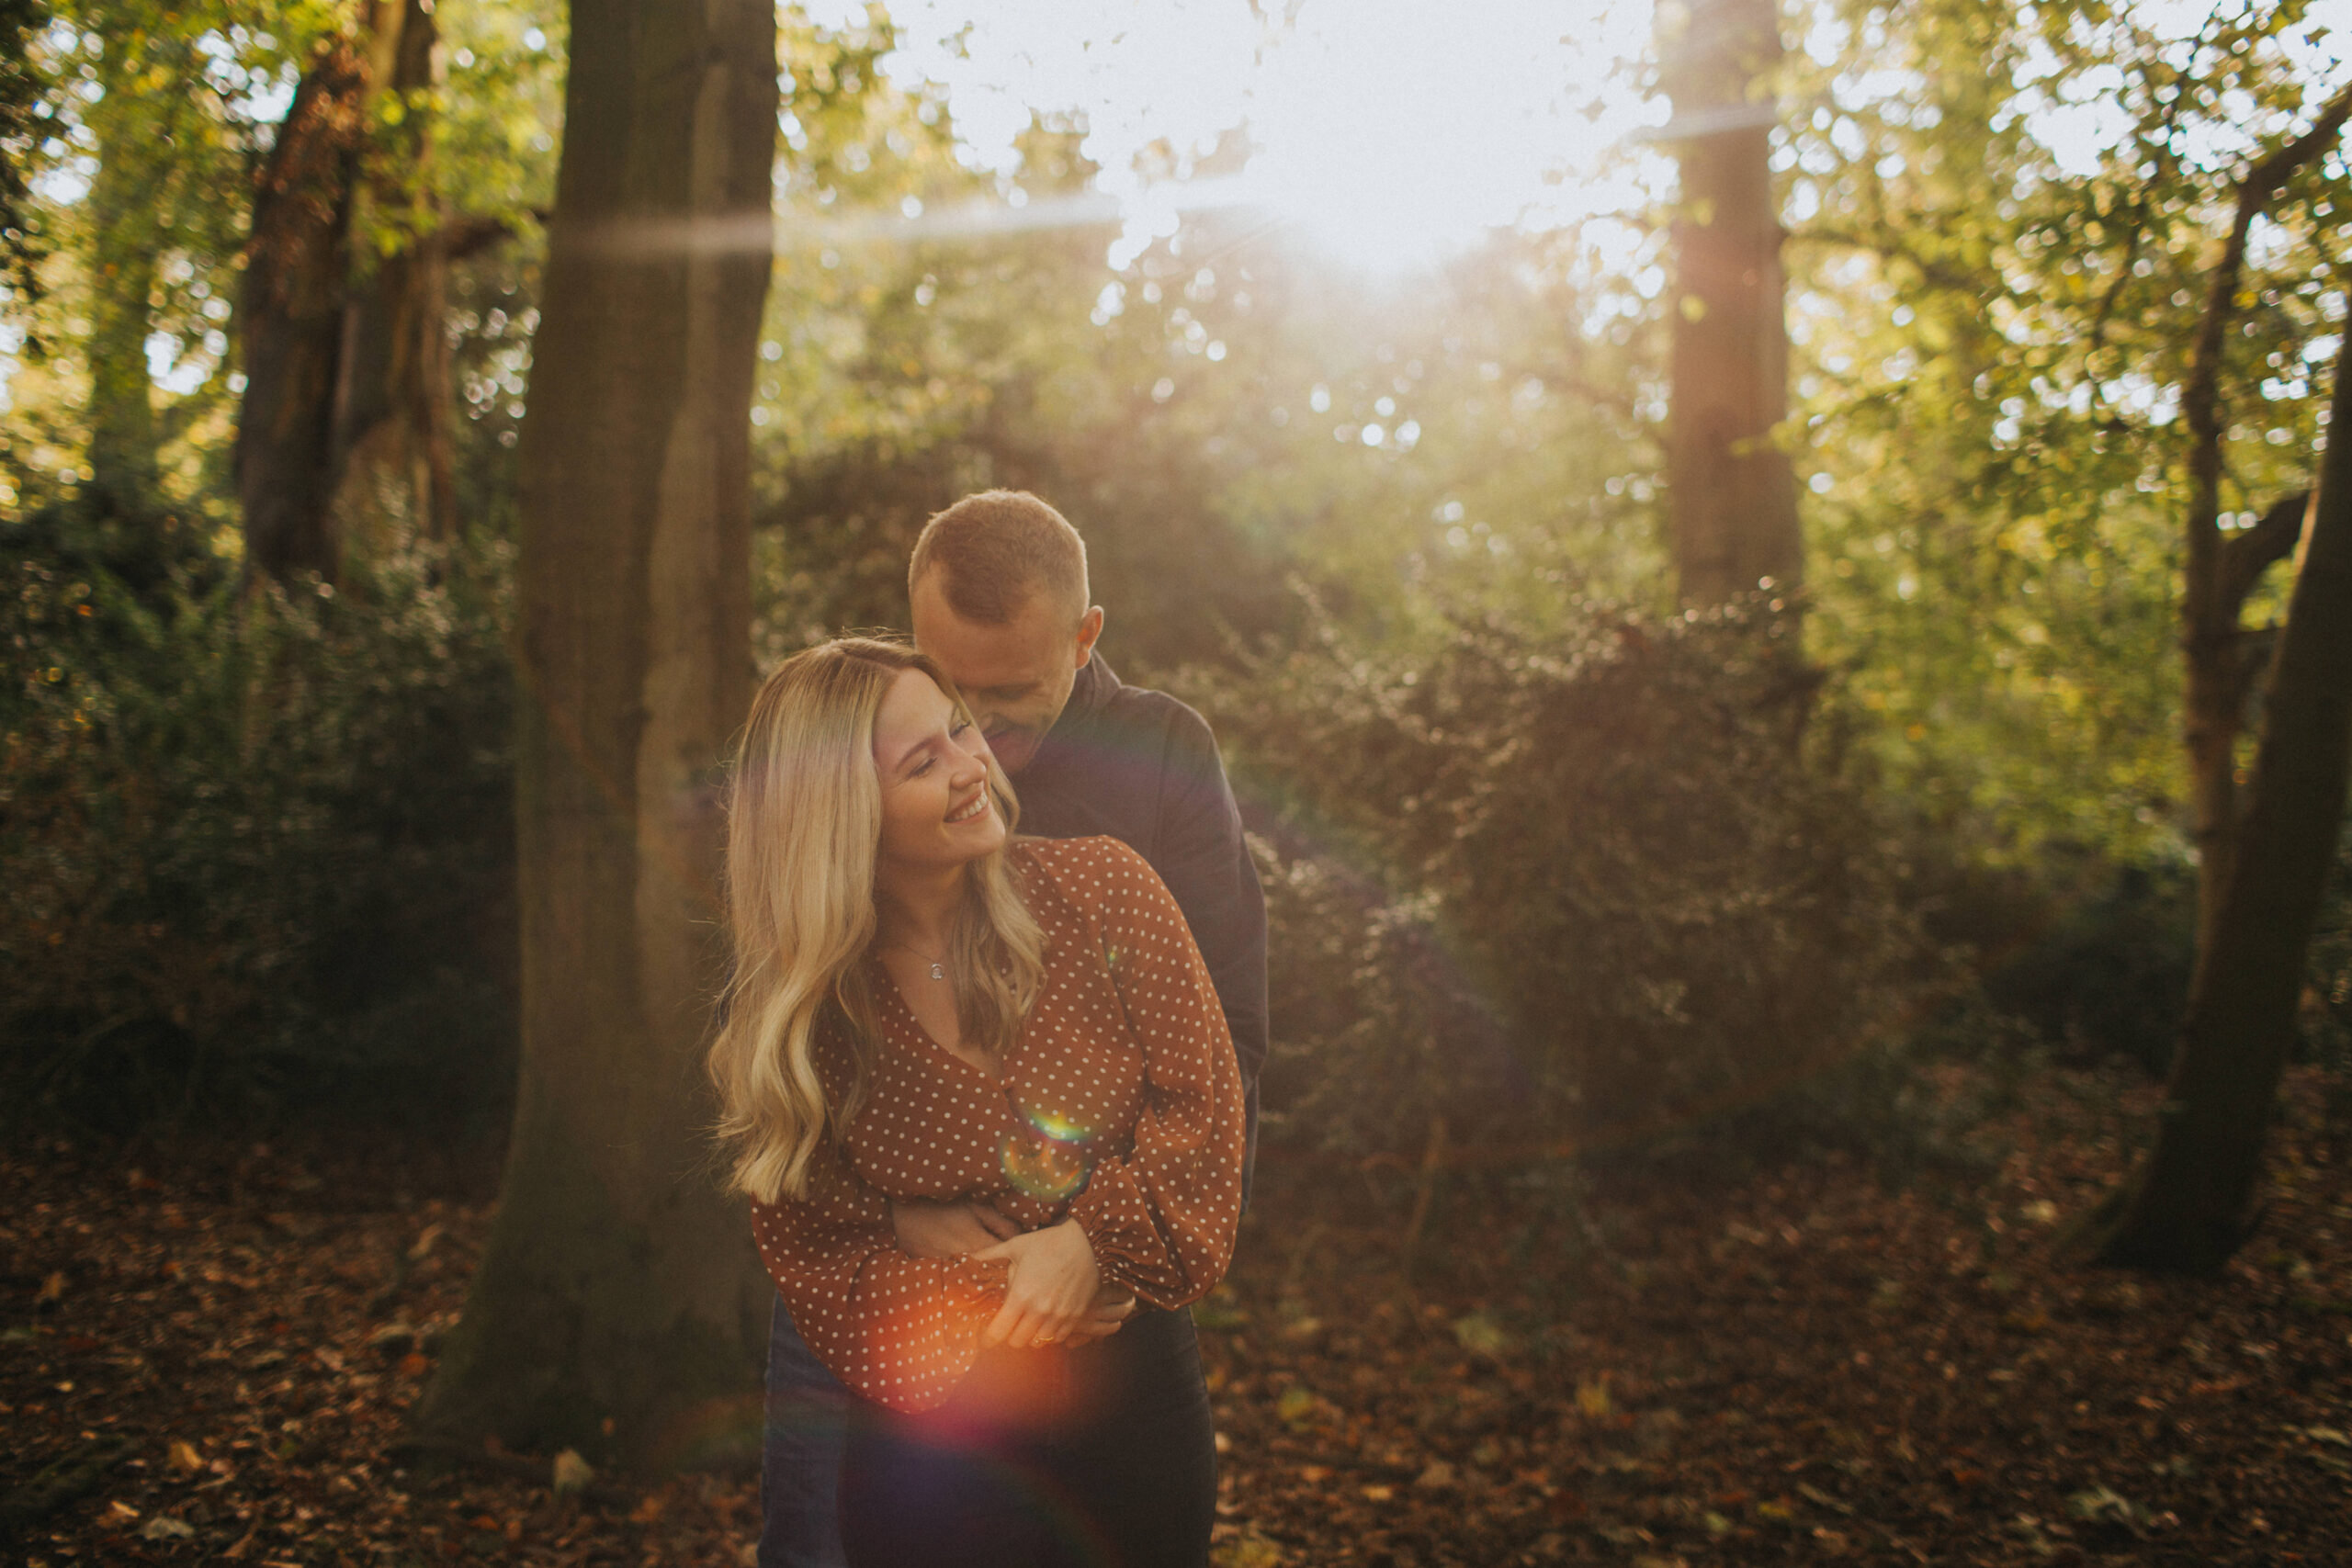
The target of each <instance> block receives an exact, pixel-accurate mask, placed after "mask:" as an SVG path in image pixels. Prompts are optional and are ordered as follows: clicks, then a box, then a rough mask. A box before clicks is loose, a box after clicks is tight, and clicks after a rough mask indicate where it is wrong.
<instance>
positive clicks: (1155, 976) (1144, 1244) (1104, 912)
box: [1069, 840, 1246, 1308]
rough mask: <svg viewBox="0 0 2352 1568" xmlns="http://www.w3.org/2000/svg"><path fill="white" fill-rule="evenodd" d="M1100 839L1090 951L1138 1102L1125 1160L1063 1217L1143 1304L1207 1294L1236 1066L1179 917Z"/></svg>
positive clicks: (1105, 1168)
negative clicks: (1120, 1023) (1138, 1087)
mask: <svg viewBox="0 0 2352 1568" xmlns="http://www.w3.org/2000/svg"><path fill="white" fill-rule="evenodd" d="M1101 842H1102V846H1103V850H1102V852H1103V862H1104V863H1103V875H1102V889H1103V895H1102V896H1103V905H1102V909H1101V915H1100V927H1101V933H1102V938H1103V956H1104V958H1105V960H1106V961H1107V962H1108V964H1109V965H1110V969H1111V977H1112V981H1113V983H1114V986H1115V987H1117V989H1118V993H1119V999H1120V1001H1121V1003H1122V1004H1123V1006H1124V1007H1125V1011H1126V1015H1127V1022H1128V1026H1129V1028H1130V1029H1131V1031H1132V1032H1133V1033H1134V1035H1135V1038H1136V1042H1137V1043H1138V1044H1140V1045H1141V1047H1142V1050H1143V1067H1144V1102H1143V1109H1142V1111H1141V1113H1140V1114H1139V1115H1138V1116H1137V1117H1136V1125H1135V1132H1134V1136H1133V1140H1132V1143H1131V1145H1130V1146H1129V1148H1128V1150H1127V1152H1126V1154H1125V1156H1105V1157H1103V1158H1102V1159H1100V1160H1097V1161H1096V1162H1095V1165H1094V1168H1093V1169H1092V1172H1091V1174H1090V1175H1089V1177H1088V1179H1087V1184H1086V1188H1085V1190H1083V1191H1082V1192H1080V1194H1079V1195H1078V1196H1077V1197H1076V1198H1075V1199H1073V1200H1071V1202H1070V1207H1069V1215H1070V1218H1072V1219H1074V1220H1076V1221H1077V1222H1078V1224H1079V1228H1080V1229H1081V1230H1083V1231H1084V1232H1085V1233H1086V1238H1087V1240H1088V1241H1089V1242H1090V1243H1091V1245H1092V1246H1093V1248H1094V1258H1095V1261H1096V1263H1097V1264H1098V1265H1100V1267H1101V1268H1102V1270H1103V1278H1104V1279H1106V1280H1111V1281H1113V1282H1114V1283H1116V1284H1119V1285H1123V1286H1125V1288H1126V1289H1128V1290H1130V1291H1133V1292H1135V1294H1136V1298H1137V1299H1138V1300H1140V1301H1142V1302H1144V1303H1148V1304H1149V1305H1151V1306H1155V1307H1164V1308H1172V1307H1179V1306H1182V1305H1183V1304H1184V1303H1187V1302H1191V1301H1195V1300H1197V1299H1198V1298H1200V1297H1201V1296H1204V1295H1205V1294H1207V1293H1208V1292H1209V1289H1210V1287H1212V1286H1213V1285H1215V1284H1216V1282H1217V1280H1220V1279H1222V1278H1224V1275H1225V1270H1226V1266H1227V1264H1228V1263H1230V1262H1231V1261H1232V1260H1233V1235H1234V1228H1235V1226H1236V1225H1238V1224H1239V1223H1240V1219H1241V1166H1242V1157H1243V1154H1244V1150H1245V1147H1246V1139H1245V1133H1244V1127H1243V1116H1242V1090H1241V1073H1240V1069H1239V1066H1238V1064H1237V1063H1236V1061H1235V1059H1234V1053H1233V1039H1232V1036H1231V1034H1230V1033H1229V1032H1227V1028H1226V1021H1225V1014H1224V1011H1223V1010H1221V1009H1220V1008H1219V1007H1218V1005H1217V993H1216V987H1215V986H1214V985H1212V984H1211V983H1210V980H1209V972H1208V967H1207V965H1206V964H1204V963H1203V962H1202V960H1201V954H1200V949H1199V948H1198V947H1197V946H1195V945H1194V943H1193V938H1192V933H1191V931H1189V930H1188V929H1187V927H1186V925H1185V921H1184V915H1183V911H1182V910H1181V909H1180V908H1177V906H1176V900H1175V899H1174V897H1171V896H1170V893H1169V891H1168V888H1167V886H1165V885H1164V884H1163V883H1162V882H1161V881H1160V880H1159V876H1158V875H1157V874H1155V873H1154V872H1153V871H1152V868H1151V866H1150V864H1149V863H1148V862H1146V861H1145V860H1144V858H1143V857H1142V856H1141V855H1139V854H1137V853H1136V852H1135V851H1133V850H1132V849H1129V848H1128V847H1127V846H1126V845H1125V844H1123V843H1120V842H1118V841H1117V840H1102V841H1101Z"/></svg>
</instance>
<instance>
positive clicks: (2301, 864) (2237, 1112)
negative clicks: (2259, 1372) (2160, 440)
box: [2098, 358, 2352, 1273]
mask: <svg viewBox="0 0 2352 1568" xmlns="http://www.w3.org/2000/svg"><path fill="white" fill-rule="evenodd" d="M2347 366H2352V358H2339V360H2338V362H2337V366H2336V378H2335V395H2334V398H2333V400H2332V402H2331V408H2330V412H2329V415H2328V419H2329V423H2328V429H2329V431H2330V433H2331V434H2334V433H2335V432H2338V431H2346V430H2352V378H2347V377H2346V368H2347ZM2348 768H2352V441H2340V440H2331V441H2330V442H2329V443H2328V446H2327V455H2326V457H2325V458H2324V465H2323V468H2322V470H2321V474H2320V482H2319V491H2318V493H2317V495H2316V497H2315V498H2314V499H2313V501H2312V504H2311V507H2310V510H2309V513H2308V521H2307V522H2306V523H2305V525H2304V528H2303V535H2302V547H2301V560H2300V562H2299V570H2297V571H2296V574H2295V586H2294V590H2293V592H2292V593H2291V595H2290V598H2289V601H2288V606H2287V623H2286V626H2285V627H2284V628H2283V629H2282V630H2281V632H2280V634H2279V638H2278V653H2277V655H2276V658H2275V660H2274V662H2273V664H2272V666H2271V673H2270V683H2269V688H2268V691H2267V694H2266V695H2265V701H2264V704H2263V728H2262V741H2261V745H2260V747H2259V749H2258V750H2257V752H2256V760H2255V771H2254V774H2253V776H2252V778H2251V779H2250V780H2249V782H2248V784H2247V785H2246V789H2247V793H2248V795H2249V796H2250V798H2251V805H2250V807H2248V809H2247V811H2246V815H2245V821H2244V823H2243V825H2242V826H2241V827H2240V828H2239V829H2238V830H2237V832H2236V833H2235V835H2234V838H2235V852H2234V854H2233V856H2232V857H2231V860H2230V864H2229V872H2228V875H2227V879H2226V881H2225V882H2224V884H2223V886H2222V888H2221V891H2220V896H2219V898H2218V900H2217V915H2216V918H2215V919H2214V920H2213V922H2212V929H2211V936H2210V939H2209V940H2205V941H2201V942H2199V946H2198V953H2197V967H2196V971H2195V973H2194V975H2193V976H2192V977H2191V979H2190V982H2189V996H2188V1014H2187V1017H2186V1019H2185V1021H2183V1023H2182V1026H2181V1035H2180V1046H2179V1051H2178V1054H2177V1056H2176V1057H2175V1058H2174V1063H2173V1070H2172V1078H2171V1082H2170V1084H2169V1086H2168V1089H2167V1091H2166V1094H2165V1105H2164V1109H2163V1112H2162V1115H2163V1120H2162V1121H2161V1122H2160V1123H2159V1125H2158V1128H2157V1134H2156V1145H2155V1148H2154V1150H2153V1151H2152V1152H2151V1154H2150V1155H2149V1157H2148V1158H2147V1160H2146V1161H2145V1162H2144V1163H2143V1166H2142V1167H2141V1168H2140V1170H2139V1172H2138V1173H2137V1174H2136V1176H2135V1178H2134V1179H2133V1180H2132V1181H2131V1183H2130V1184H2129V1186H2127V1188H2126V1189H2125V1194H2124V1197H2123V1198H2122V1200H2121V1201H2120V1205H2119V1207H2120V1214H2119V1216H2118V1218H2117V1219H2116V1221H2115V1222H2114V1224H2113V1225H2112V1226H2111V1228H2110V1229H2109V1231H2108V1232H2107V1234H2106V1235H2104V1236H2103V1237H2102V1238H2101V1241H2100V1246H2099V1251H2098V1256H2099V1258H2100V1260H2101V1261H2102V1262H2107V1263H2115V1264H2123V1265H2128V1266H2131V1267H2136V1268H2143V1269H2165V1270H2169V1271H2180V1272H2191V1273H2211V1272H2213V1271H2215V1270H2218V1269H2220V1268H2221V1267H2222V1264H2223V1263H2224V1262H2226V1261H2227V1260H2228V1259H2229V1257H2230V1255H2231V1254H2232V1253H2233V1252H2235V1251H2236V1250H2237V1248H2238V1246H2239V1244H2240V1243H2241V1242H2242V1241H2243V1240H2244V1239H2245V1235H2246V1233H2247V1230H2248V1229H2249V1227H2250V1224H2251V1214H2252V1211H2253V1207H2254V1195H2255V1189H2256V1179H2257V1178H2258V1176H2259V1174H2260V1169H2261V1158H2262V1146H2263V1142H2264V1138H2265V1134H2267V1131H2268V1128H2269V1122H2270V1116H2271V1111H2272V1108H2273V1106H2274V1105H2275V1103H2276V1101H2277V1099H2278V1078H2279V1074H2280V1073H2281V1071H2282V1070H2283V1069H2284V1068H2285V1066H2286V1063H2287V1056H2288V1053H2289V1052H2290V1050H2291V1048H2292V1047H2293V1044H2294V1039H2295V1013H2296V1009H2297V1006H2298V1004H2299V1002H2300V1000H2301V995H2302V984H2303V964H2304V958H2305V952H2306V949H2307V948H2308V947H2309V945H2310V942H2311V935H2312V926H2313V924H2314V922H2315V921H2316V920H2317V919H2318V916H2319V906H2320V896H2321V894H2322V892H2323V891H2324V887H2325V885H2326V881H2327V874H2328V870H2329V868H2330V867H2331V866H2332V865H2333V864H2334V863H2335V840H2336V833H2337V831H2338V829H2339V828H2340V827H2341V826H2342V822H2343V817H2344V796H2345V786H2346V773H2347V769H2348ZM2207 874H2211V873H2210V869H2209V871H2208V873H2207Z"/></svg>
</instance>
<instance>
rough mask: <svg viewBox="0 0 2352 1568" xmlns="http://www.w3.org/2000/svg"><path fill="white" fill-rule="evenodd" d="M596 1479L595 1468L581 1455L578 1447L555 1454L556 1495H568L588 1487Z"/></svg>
mask: <svg viewBox="0 0 2352 1568" xmlns="http://www.w3.org/2000/svg"><path fill="white" fill-rule="evenodd" d="M595 1479H596V1471H595V1468H594V1466H593V1465H591V1464H590V1463H589V1462H588V1461H586V1460H584V1459H582V1458H581V1457H580V1453H579V1450H576V1449H566V1450H563V1452H561V1453H560V1454H558V1455H556V1456H555V1495H557V1496H559V1497H568V1496H570V1495H572V1494H573V1493H575V1492H579V1491H582V1490H583V1489H585V1488H586V1486H587V1484H588V1483H590V1482H591V1481H594V1480H595Z"/></svg>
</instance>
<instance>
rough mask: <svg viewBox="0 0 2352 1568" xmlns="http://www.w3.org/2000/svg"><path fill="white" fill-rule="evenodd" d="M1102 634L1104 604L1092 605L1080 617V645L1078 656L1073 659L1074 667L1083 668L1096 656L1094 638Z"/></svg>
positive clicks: (1077, 649)
mask: <svg viewBox="0 0 2352 1568" xmlns="http://www.w3.org/2000/svg"><path fill="white" fill-rule="evenodd" d="M1102 635H1103V606H1102V605H1100V604H1095V605H1091V606H1089V607H1088V609H1087V612H1086V614H1084V615H1080V617H1079V618H1078V645H1077V648H1076V650H1075V652H1076V657H1075V658H1074V659H1073V660H1072V661H1071V668H1072V669H1083V668H1084V667H1085V664H1086V661H1087V660H1089V659H1091V658H1092V657H1094V639H1095V638H1096V637H1101V636H1102Z"/></svg>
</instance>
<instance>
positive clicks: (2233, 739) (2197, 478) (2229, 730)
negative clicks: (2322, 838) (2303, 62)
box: [2180, 88, 2352, 949]
mask: <svg viewBox="0 0 2352 1568" xmlns="http://www.w3.org/2000/svg"><path fill="white" fill-rule="evenodd" d="M2346 118H2352V88H2346V90H2345V91H2343V92H2341V93H2338V94H2337V95H2336V96H2335V98H2334V99H2332V100H2330V101H2329V103H2328V104H2327V105H2326V106H2325V107H2323V108H2322V109H2321V110H2320V112H2319V116H2318V118H2316V119H2315V120H2314V121H2313V122H2312V127H2311V129H2310V130H2306V131H2304V132H2302V133H2301V135H2299V136H2296V137H2295V138H2293V139H2292V140H2290V141H2287V142H2286V143H2284V144H2282V145H2281V146H2279V147H2278V148H2276V149H2274V150H2273V151H2271V152H2268V153H2267V154H2266V155H2265V156H2263V157H2262V158H2260V159H2259V160H2257V161H2256V162H2255V163H2254V164H2253V165H2252V166H2251V167H2249V168H2248V169H2247V171H2246V174H2245V178H2244V179H2243V180H2241V181H2239V182H2238V189H2237V199H2236V203H2235V211H2234V213H2233V218H2232V221H2231V224H2230V232H2229V234H2228V236H2227V238H2226V239H2225V240H2224V241H2223V243H2222V254H2221V258H2220V260H2219V261H2218V262H2217V263H2216V264H2215V265H2214V267H2213V275H2212V276H2211V278H2209V279H2208V280H2207V281H2206V291H2205V303H2204V306H2203V309H2202V310H2201V311H2200V312H2199V317H2198V322H2197V338H2196V341H2195V343H2194V344H2192V345H2191V348H2190V354H2189V370H2188V379H2187V381H2186V382H2185V383H2184V384H2183V386H2182V388H2181V393H2180V402H2181V423H2182V424H2183V425H2184V426H2186V427H2187V429H2188V436H2189V443H2188V569H2187V570H2186V572H2185V573H2184V574H2183V575H2184V583H2183V591H2182V594H2181V609H2180V619H2181V651H2182V655H2183V659H2184V662H2185V665H2186V673H2187V676H2188V683H2187V691H2186V693H2185V694H2184V700H2183V715H2182V716H2183V724H2182V732H2183V739H2184V741H2185V742H2186V744H2187V746H2188V773H2189V789H2190V798H2191V800H2192V802H2193V807H2194V811H2195V818H2196V820H2195V829H2194V830H2195V836H2196V843H2197V940H2198V945H2199V948H2200V949H2202V948H2204V947H2206V946H2209V945H2211V943H2212V942H2214V941H2216V940H2217V939H2218V938H2219V936H2220V927H2221V920H2222V899H2223V897H2225V896H2226V894H2227V891H2228V888H2229V883H2230V866H2231V861H2232V859H2233V856H2234V855H2235V854H2236V853H2237V843H2238V828H2239V821H2238V813H2239V799H2238V738H2239V736H2240V735H2241V734H2242V733H2243V731H2244V729H2245V700H2246V696H2247V694H2248V693H2249V692H2250V691H2251V690H2252V689H2253V682H2254V679H2255V677H2256V674H2257V673H2258V671H2257V670H2256V669H2255V668H2254V667H2253V666H2252V663H2251V660H2250V659H2249V657H2248V650H2247V639H2246V635H2245V628H2244V626H2242V625H2241V624H2240V616H2241V615H2242V614H2243V613H2244V611H2245V599H2246V595H2247V593H2249V592H2252V590H2253V588H2254V585H2255V584H2256V581H2259V580H2260V578H2261V576H2262V573H2263V572H2264V571H2265V570H2267V568H2268V567H2269V566H2270V565H2271V563H2273V562H2274V561H2276V560H2278V558H2280V557H2281V556H2283V555H2285V554H2286V552H2287V551H2288V550H2289V549H2290V548H2292V547H2293V542H2294V540H2295V539H2296V538H2297V537H2298V536H2300V534H2301V525H2302V518H2301V510H2300V508H2291V509H2290V510H2289V512H2288V513H2287V514H2285V515H2281V514H2280V513H2279V512H2278V509H2274V511H2273V514H2272V515H2271V516H2268V517H2266V518H2265V519H2264V520H2263V522H2262V525H2260V526H2259V527H2257V528H2256V529H2254V530H2252V531H2251V532H2245V533H2239V534H2236V535H2233V536H2230V537H2227V538H2224V537H2223V536H2222V530H2221V513H2222V434H2223V432H2224V431H2225V430H2226V429H2227V427H2228V424H2229V419H2228V412H2227V410H2226V409H2225V408H2224V407H2223V404H2222V368H2223V366H2222V361H2223V359H2224V357H2225V355H2226V352H2227V344H2228V343H2229V340H2230V330H2229V329H2230V324H2231V322H2232V321H2234V320H2236V318H2237V310H2238V306H2237V295H2238V279H2239V276H2240V275H2241V274H2242V272H2243V270H2244V267H2245V251H2246V243H2247V241H2248V238H2249V236H2250V235H2251V234H2252V232H2253V228H2254V222H2255V220H2256V219H2257V218H2259V217H2260V216H2261V215H2262V210H2263V209H2264V208H2266V207H2267V206H2268V205H2269V204H2270V198H2271V197H2274V196H2276V195H2278V192H2279V190H2280V188H2281V187H2283V186H2285V185H2286V183H2287V181H2288V180H2289V179H2290V178H2292V177H2293V175H2294V174H2295V172H2296V171H2297V170H2299V169H2301V168H2302V167H2303V166H2304V165H2305V164H2309V163H2310V162H2311V161H2312V160H2313V159H2314V158H2317V157H2319V156H2320V155H2321V154H2322V153H2323V152H2325V151H2326V150H2327V149H2328V148H2329V147H2331V146H2333V145H2334V144H2335V139H2336V137H2337V136H2338V135H2339V134H2340V133H2341V132H2342V130H2343V128H2344V124H2345V121H2346Z"/></svg>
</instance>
